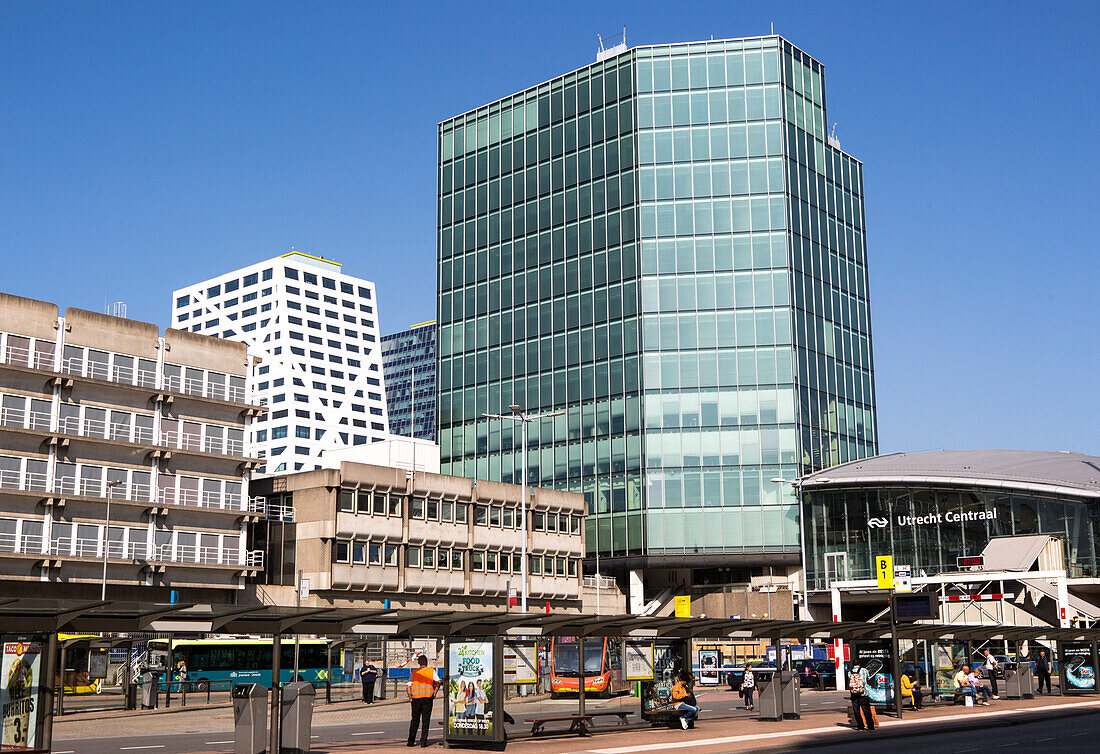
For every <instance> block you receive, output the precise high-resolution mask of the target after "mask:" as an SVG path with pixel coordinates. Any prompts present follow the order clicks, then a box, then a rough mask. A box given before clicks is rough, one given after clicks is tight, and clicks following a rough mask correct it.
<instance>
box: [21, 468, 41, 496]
mask: <svg viewBox="0 0 1100 754" xmlns="http://www.w3.org/2000/svg"><path fill="white" fill-rule="evenodd" d="M23 489H25V490H30V491H31V492H45V491H46V473H45V472H44V471H28V472H27V473H26V475H25V478H24V480H23Z"/></svg>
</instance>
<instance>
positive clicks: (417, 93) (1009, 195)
mask: <svg viewBox="0 0 1100 754" xmlns="http://www.w3.org/2000/svg"><path fill="white" fill-rule="evenodd" d="M960 6H961V7H960ZM773 23H774V28H775V31H776V32H778V33H781V34H783V35H784V36H786V37H787V38H788V39H790V40H791V41H792V42H793V43H794V44H796V45H798V46H800V47H802V48H803V49H805V50H806V51H807V52H809V53H810V54H812V55H814V56H815V57H816V58H817V59H819V60H821V61H822V62H823V63H824V64H825V67H826V87H827V97H828V118H829V121H830V123H836V124H837V135H838V136H839V138H840V140H841V143H842V144H843V146H844V148H845V149H846V150H848V151H849V152H851V153H852V154H854V155H855V156H856V157H858V158H859V159H861V160H862V161H863V163H864V166H865V182H866V192H867V196H866V205H867V225H868V248H869V256H870V265H871V295H872V299H871V301H872V324H873V329H874V345H875V362H876V381H877V387H878V405H879V426H880V437H881V446H882V450H884V451H893V450H920V449H928V448H939V447H1015V448H1034V449H1052V450H1053V449H1069V450H1078V451H1083V452H1089V453H1093V454H1100V439H1098V438H1100V433H1098V432H1097V431H1096V427H1097V424H1098V421H1097V420H1098V418H1100V416H1098V414H1100V411H1098V406H1100V401H1098V400H1097V391H1096V388H1095V384H1094V383H1095V381H1096V377H1097V374H1098V373H1100V356H1098V350H1100V349H1098V338H1097V332H1096V323H1097V315H1096V301H1097V294H1096V291H1097V288H1098V283H1100V275H1098V274H1097V266H1096V265H1097V251H1098V249H1097V241H1096V238H1097V228H1096V225H1097V217H1100V212H1098V211H1097V209H1096V207H1095V201H1096V198H1097V196H1100V191H1098V188H1100V187H1098V185H1097V184H1098V178H1097V175H1098V168H1100V164H1098V163H1100V160H1098V159H1097V158H1098V152H1100V147H1098V145H1097V139H1096V136H1095V134H1096V132H1097V128H1096V123H1097V122H1098V120H1100V100H1098V98H1097V97H1096V83H1095V75H1094V74H1093V73H1090V71H1091V70H1092V67H1093V66H1092V65H1091V58H1090V57H1089V56H1090V55H1091V54H1092V53H1094V52H1095V50H1096V49H1098V48H1100V45H1098V41H1100V40H1098V39H1097V35H1098V32H1097V29H1098V28H1100V11H1098V10H1097V4H1096V3H1080V4H1061V5H1058V6H1056V7H1052V5H1051V4H1041V3H1031V4H1011V3H1007V4H1006V3H998V4H993V3H990V4H988V5H976V4H955V3H921V4H915V3H914V4H910V5H902V4H900V3H899V4H895V3H854V4H853V3H844V2H828V3H821V4H810V3H786V4H782V5H780V4H778V3H773V2H768V3H756V2H731V1H730V0H727V1H726V2H718V3H647V2H629V3H618V4H615V3H591V2H587V3H584V2H582V3H572V2H555V3H539V4H536V3H514V2H513V3H477V2H467V3H439V4H423V3H416V2H405V3H397V4H390V3H386V4H368V3H349V4H341V3H265V4H253V3H246V2H234V3H224V2H215V3H109V2H101V3H60V2H29V3H25V2H11V1H10V0H9V1H8V2H5V3H3V4H2V5H0V70H3V71H4V72H5V75H4V81H3V84H0V116H2V117H0V259H2V260H3V263H4V264H3V270H4V272H3V275H2V277H0V290H3V291H5V292H9V293H15V294H19V295H23V296H31V297H34V298H40V299H45V300H48V301H54V302H57V303H58V304H60V305H61V306H62V307H65V306H79V307H83V308H88V309H94V310H102V309H103V306H104V302H105V301H107V300H110V301H114V300H120V299H121V300H124V301H126V302H127V304H128V305H129V314H130V316H131V317H134V318H137V319H144V320H148V321H153V322H157V323H159V324H161V325H165V324H166V323H167V319H168V310H169V298H170V293H171V290H172V289H173V288H174V287H178V286H180V285H183V284H186V283H189V282H194V281H195V280H198V279H201V278H204V277H207V276H209V275H213V274H216V273H219V272H222V271H225V270H228V269H231V268H235V267H240V266H243V265H245V264H248V263H250V262H253V261H256V260H258V259H262V258H266V257H269V256H274V255H275V254H278V253H282V252H285V251H289V250H290V248H291V247H294V248H297V249H299V250H303V251H308V252H312V253H316V254H320V255H323V256H326V257H329V258H334V259H337V260H339V261H342V262H344V264H345V269H346V271H347V272H349V273H350V274H356V275H361V276H363V277H367V278H370V279H373V280H374V281H376V283H377V284H378V287H379V294H380V295H379V299H380V322H381V326H382V328H383V330H384V331H386V332H389V331H393V330H396V329H400V328H402V327H404V326H406V325H408V324H411V323H413V322H419V321H421V320H424V319H429V318H431V317H432V316H434V308H435V303H434V287H435V267H434V262H435V240H434V236H435V124H436V123H437V122H438V121H440V120H443V119H445V118H447V117H449V116H451V115H454V114H457V113H460V112H463V111H465V110H467V109H469V108H471V107H475V106H477V105H479V104H482V103H484V102H487V101H490V100H493V99H496V98H498V97H501V96H503V95H506V94H509V93H511V92H514V91H517V90H519V89H523V88H525V87H526V86H529V85H531V84H534V83H538V82H541V81H544V80H546V79H549V78H552V77H553V76H555V75H558V74H560V73H563V72H565V71H568V70H572V69H574V68H577V67H579V66H582V65H585V64H587V63H588V62H590V61H591V60H592V59H593V58H594V55H595V50H596V34H597V33H603V34H605V35H607V34H612V33H615V32H617V31H618V30H619V29H620V28H621V27H622V26H623V25H624V24H625V25H626V26H627V34H628V40H629V42H630V43H631V44H632V45H637V44H649V43H664V42H674V41H689V40H695V39H708V38H710V37H712V36H713V37H716V38H721V37H736V36H747V35H756V34H762V33H767V32H768V31H769V28H770V25H771V24H773Z"/></svg>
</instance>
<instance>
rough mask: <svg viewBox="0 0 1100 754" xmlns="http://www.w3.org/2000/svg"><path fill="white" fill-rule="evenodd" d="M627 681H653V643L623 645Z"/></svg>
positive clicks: (636, 642)
mask: <svg viewBox="0 0 1100 754" xmlns="http://www.w3.org/2000/svg"><path fill="white" fill-rule="evenodd" d="M623 658H624V666H625V669H626V680H628V681H652V680H653V642H651V641H627V642H625V643H624V645H623Z"/></svg>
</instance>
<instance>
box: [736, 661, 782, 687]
mask: <svg viewBox="0 0 1100 754" xmlns="http://www.w3.org/2000/svg"><path fill="white" fill-rule="evenodd" d="M745 668H752V669H753V671H754V672H755V671H756V670H757V669H758V668H760V669H763V670H775V664H774V663H771V662H768V661H767V660H753V661H752V662H747V663H745V664H744V665H742V666H741V667H737V668H734V669H733V670H731V671H730V672H729V673H727V674H726V680H727V681H728V682H729V685H730V691H740V690H741V681H743V680H744V679H745Z"/></svg>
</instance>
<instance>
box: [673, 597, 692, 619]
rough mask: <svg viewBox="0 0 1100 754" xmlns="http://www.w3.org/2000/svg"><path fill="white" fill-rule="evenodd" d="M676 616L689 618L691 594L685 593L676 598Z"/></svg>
mask: <svg viewBox="0 0 1100 754" xmlns="http://www.w3.org/2000/svg"><path fill="white" fill-rule="evenodd" d="M676 617H677V618H690V617H691V596H690V595H685V596H683V597H677V598H676Z"/></svg>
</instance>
